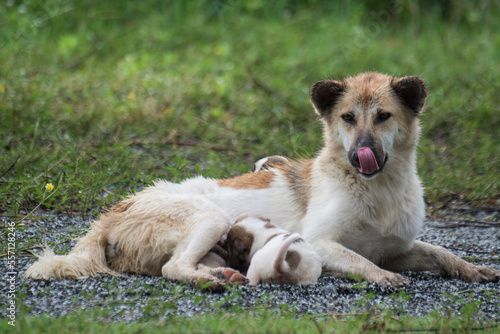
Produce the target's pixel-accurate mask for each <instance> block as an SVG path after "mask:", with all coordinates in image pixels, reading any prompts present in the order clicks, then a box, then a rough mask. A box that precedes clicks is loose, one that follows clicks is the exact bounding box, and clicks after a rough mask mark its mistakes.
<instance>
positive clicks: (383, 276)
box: [372, 270, 409, 287]
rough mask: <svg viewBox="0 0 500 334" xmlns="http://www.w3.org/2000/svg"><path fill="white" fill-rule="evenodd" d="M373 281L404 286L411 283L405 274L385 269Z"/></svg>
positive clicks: (386, 284) (379, 283)
mask: <svg viewBox="0 0 500 334" xmlns="http://www.w3.org/2000/svg"><path fill="white" fill-rule="evenodd" d="M372 281H373V282H375V283H377V284H378V285H385V286H393V287H402V286H408V285H409V284H408V281H407V279H406V278H405V277H404V276H401V275H399V274H396V273H392V272H390V271H385V270H383V271H382V272H381V273H379V275H377V277H375V278H374V279H373V280H372Z"/></svg>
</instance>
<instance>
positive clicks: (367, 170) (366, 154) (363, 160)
mask: <svg viewBox="0 0 500 334" xmlns="http://www.w3.org/2000/svg"><path fill="white" fill-rule="evenodd" d="M358 159H359V164H360V165H361V168H360V169H359V171H360V172H361V173H364V174H372V173H373V172H374V171H376V170H378V169H379V168H378V164H377V160H376V159H375V155H374V154H373V152H372V150H371V149H370V148H368V147H362V148H360V149H359V150H358Z"/></svg>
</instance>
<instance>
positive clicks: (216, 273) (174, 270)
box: [161, 198, 233, 286]
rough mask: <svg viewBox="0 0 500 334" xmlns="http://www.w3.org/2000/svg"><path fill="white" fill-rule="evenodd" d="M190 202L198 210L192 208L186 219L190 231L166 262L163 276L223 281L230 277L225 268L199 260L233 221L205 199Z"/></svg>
mask: <svg viewBox="0 0 500 334" xmlns="http://www.w3.org/2000/svg"><path fill="white" fill-rule="evenodd" d="M186 204H187V203H186ZM189 205H190V206H191V207H193V208H195V210H190V211H191V212H190V214H189V216H188V217H187V218H186V219H189V220H190V222H189V224H187V225H186V226H189V227H188V231H186V233H185V235H184V236H183V238H182V239H181V240H179V243H178V244H177V246H176V248H175V251H174V253H173V254H172V257H171V258H170V259H169V260H168V262H167V263H165V264H164V265H163V267H162V270H161V273H162V276H163V277H164V278H167V279H173V280H178V281H182V282H190V283H193V284H198V283H202V282H205V283H213V284H214V285H215V286H218V285H221V284H224V283H225V282H226V280H225V278H227V279H229V277H225V276H224V270H225V269H226V268H223V267H221V268H209V267H207V266H205V265H203V264H198V263H199V262H200V260H201V259H202V258H203V257H204V256H205V255H206V254H207V253H208V252H209V251H210V250H211V249H212V247H213V246H214V245H215V244H216V243H217V242H218V241H219V240H220V238H221V237H222V236H223V235H224V233H226V232H227V230H228V229H229V228H230V227H231V224H232V223H233V220H232V219H231V218H230V217H229V216H228V215H227V214H226V213H225V212H223V211H222V210H221V209H220V208H219V207H217V206H216V205H214V204H212V203H210V202H208V201H206V200H204V199H202V198H192V199H191V200H190V201H189Z"/></svg>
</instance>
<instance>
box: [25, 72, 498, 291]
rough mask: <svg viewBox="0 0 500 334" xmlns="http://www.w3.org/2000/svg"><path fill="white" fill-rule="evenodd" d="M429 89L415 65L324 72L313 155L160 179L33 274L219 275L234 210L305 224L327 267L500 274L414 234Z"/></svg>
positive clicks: (474, 276) (298, 227)
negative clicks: (232, 173) (329, 76)
mask: <svg viewBox="0 0 500 334" xmlns="http://www.w3.org/2000/svg"><path fill="white" fill-rule="evenodd" d="M426 98H427V89H426V86H425V84H424V83H423V81H422V80H421V79H420V78H419V77H414V76H410V77H402V78H396V77H391V76H387V75H383V74H379V73H364V74H360V75H357V76H354V77H349V78H346V79H345V80H343V81H336V80H324V81H320V82H317V83H316V84H314V86H313V87H312V89H311V102H312V104H313V106H314V108H315V110H316V112H317V114H318V115H319V116H320V118H321V120H322V121H323V125H324V127H323V128H324V130H323V136H324V147H323V149H322V150H321V151H320V153H319V154H318V156H317V157H316V158H314V159H310V160H303V161H299V162H289V163H285V164H281V165H277V166H276V167H272V168H270V169H268V170H261V171H259V172H256V173H249V174H245V175H242V176H239V177H235V178H231V179H222V180H214V179H208V178H204V177H196V178H193V179H189V180H186V181H184V182H182V183H179V184H175V183H170V182H167V181H159V182H157V183H156V184H155V185H154V186H152V187H149V188H147V189H145V190H143V191H141V192H139V193H138V194H136V195H134V196H131V197H130V198H128V199H125V200H123V201H122V202H120V203H118V204H117V205H115V206H114V207H113V208H112V209H111V210H110V212H108V213H106V214H103V215H102V216H101V217H100V218H99V220H97V221H96V222H94V223H93V224H92V228H91V229H90V231H89V232H88V234H87V235H85V236H84V237H83V238H81V239H80V241H79V242H78V244H77V245H76V246H75V248H74V249H73V250H72V251H71V252H70V253H69V254H68V255H63V256H56V255H54V254H53V253H52V252H51V251H50V250H47V251H46V252H45V254H44V255H43V256H42V257H41V258H40V259H39V260H38V262H36V263H35V264H33V265H32V266H31V267H30V268H29V269H28V270H27V272H26V276H27V277H32V278H35V279H48V278H51V277H80V276H89V275H95V274H97V273H99V272H102V273H111V274H116V273H120V272H134V273H144V274H150V275H163V276H164V277H165V278H168V279H175V280H180V281H184V282H197V281H200V280H201V279H206V280H209V281H211V282H214V283H216V284H218V283H224V280H222V281H221V279H219V278H218V277H220V275H219V274H220V273H221V272H222V271H223V270H222V268H209V267H207V266H205V265H203V264H199V261H200V259H202V257H204V256H205V255H206V254H207V253H208V252H209V250H210V249H211V248H212V247H213V246H214V245H215V244H216V242H217V241H218V240H219V239H220V238H221V236H222V235H223V234H224V233H226V232H227V231H228V230H229V229H230V228H231V226H232V224H233V222H234V221H235V220H236V219H237V218H238V217H240V216H242V215H257V216H263V217H268V218H270V219H271V221H272V222H273V224H276V225H277V226H279V227H281V228H283V229H285V230H287V231H290V232H292V233H294V232H298V233H300V234H301V235H302V237H303V238H304V239H305V240H306V241H307V242H308V243H309V244H311V246H312V247H313V248H314V249H315V251H316V252H317V253H318V254H319V255H320V257H321V261H322V266H323V273H324V274H334V275H338V276H342V277H347V276H348V275H349V274H353V275H356V276H362V277H364V279H366V280H368V281H372V282H376V283H378V284H387V285H403V284H405V283H406V280H405V278H404V277H402V276H401V275H399V274H397V273H395V272H397V271H403V270H408V269H411V270H432V271H436V272H439V273H441V274H444V275H450V276H453V277H458V278H460V279H463V280H466V281H469V282H474V281H495V280H498V279H499V277H500V272H499V271H497V270H495V269H493V268H490V267H484V266H476V265H473V264H470V263H467V262H465V261H463V260H461V259H460V258H458V257H457V256H455V255H453V254H452V253H450V252H449V251H447V250H445V249H444V248H442V247H438V246H433V245H430V244H427V243H424V242H420V241H416V240H415V238H416V236H417V234H418V233H419V232H420V230H421V228H422V225H423V221H424V217H425V210H424V201H423V190H422V186H421V184H420V180H419V178H418V176H417V174H416V162H415V160H416V147H417V144H418V138H419V135H420V125H419V118H420V114H421V112H422V109H423V107H424V104H425V101H426ZM226 278H227V277H226Z"/></svg>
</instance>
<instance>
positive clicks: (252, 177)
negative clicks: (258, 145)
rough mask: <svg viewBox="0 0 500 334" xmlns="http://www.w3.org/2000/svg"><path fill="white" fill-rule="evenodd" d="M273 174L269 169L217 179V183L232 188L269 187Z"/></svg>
mask: <svg viewBox="0 0 500 334" xmlns="http://www.w3.org/2000/svg"><path fill="white" fill-rule="evenodd" d="M274 176H275V174H274V173H272V172H270V171H260V172H257V173H249V174H244V175H241V176H237V177H233V178H232V179H223V180H218V181H217V183H218V184H219V186H221V187H230V188H234V189H264V188H269V185H270V184H271V182H273V180H274Z"/></svg>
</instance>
